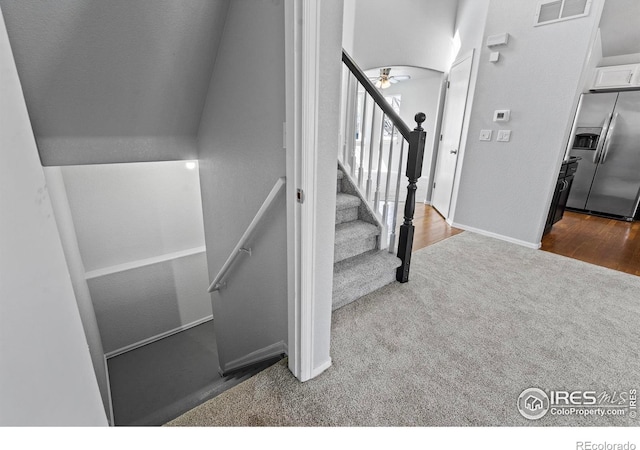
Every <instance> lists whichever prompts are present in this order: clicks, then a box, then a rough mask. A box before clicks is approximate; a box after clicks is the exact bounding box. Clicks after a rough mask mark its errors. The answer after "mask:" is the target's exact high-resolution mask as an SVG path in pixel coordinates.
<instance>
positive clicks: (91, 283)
mask: <svg viewBox="0 0 640 450" xmlns="http://www.w3.org/2000/svg"><path fill="white" fill-rule="evenodd" d="M61 172H62V175H63V178H64V186H65V188H66V195H67V197H68V203H69V209H70V211H71V215H72V218H73V224H74V225H75V234H76V236H77V240H78V247H79V251H80V255H81V258H82V262H83V266H84V269H85V271H86V273H85V276H86V277H87V279H88V287H89V290H90V293H91V299H92V301H93V305H94V307H95V312H96V316H97V320H98V324H99V327H100V332H101V335H102V343H103V346H104V352H105V353H111V352H114V351H118V350H121V349H123V348H126V347H129V346H132V345H135V344H137V343H140V342H142V341H145V340H147V339H150V338H153V337H154V336H157V335H162V334H163V333H167V332H170V331H172V330H174V329H177V328H180V327H184V326H188V325H190V324H192V323H194V322H199V321H201V320H204V319H206V318H209V317H210V316H211V305H210V302H209V296H208V295H207V293H206V289H207V286H208V277H207V266H206V257H205V254H204V229H203V221H202V205H201V199H200V182H199V177H198V171H197V169H196V168H194V169H188V168H187V167H186V164H185V163H184V162H146V163H137V164H104V165H85V166H67V167H63V168H62V169H61ZM184 252H187V253H188V254H187V255H185V254H184ZM149 259H152V261H149ZM150 262H153V263H152V264H150Z"/></svg>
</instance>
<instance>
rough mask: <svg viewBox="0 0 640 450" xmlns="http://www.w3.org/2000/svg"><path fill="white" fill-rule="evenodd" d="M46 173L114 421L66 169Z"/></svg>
mask: <svg viewBox="0 0 640 450" xmlns="http://www.w3.org/2000/svg"><path fill="white" fill-rule="evenodd" d="M44 175H45V180H46V183H47V189H48V191H49V196H50V198H51V206H52V207H53V211H54V215H55V218H56V224H57V226H58V231H59V232H60V240H61V242H62V249H63V250H64V256H65V260H66V261H67V267H68V268H69V275H70V276H71V284H72V285H73V292H74V294H75V296H76V301H77V303H78V310H79V312H80V318H81V320H82V327H83V328H84V334H85V336H86V338H87V344H89V352H90V353H91V361H92V362H93V370H94V371H95V373H96V379H97V380H98V387H99V388H100V395H101V396H102V403H103V404H104V406H105V412H106V413H107V416H108V417H109V421H110V423H111V424H113V410H112V407H111V406H112V405H111V390H110V389H111V388H110V386H109V373H108V367H107V361H106V359H105V357H104V347H103V346H102V336H101V335H100V328H99V326H98V320H97V319H96V312H95V309H94V307H93V302H92V300H91V292H90V291H89V286H88V284H87V280H86V278H85V269H84V264H83V262H82V257H81V256H80V247H79V246H78V239H77V237H76V228H75V226H74V224H73V217H72V216H71V209H70V208H69V200H68V199H67V190H66V188H65V186H64V179H63V178H62V171H61V170H60V167H45V168H44Z"/></svg>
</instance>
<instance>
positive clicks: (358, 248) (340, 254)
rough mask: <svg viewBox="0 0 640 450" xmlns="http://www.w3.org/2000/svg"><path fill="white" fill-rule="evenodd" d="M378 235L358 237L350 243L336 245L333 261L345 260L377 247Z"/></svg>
mask: <svg viewBox="0 0 640 450" xmlns="http://www.w3.org/2000/svg"><path fill="white" fill-rule="evenodd" d="M376 244H377V236H370V237H368V238H365V239H357V240H353V241H351V242H349V243H348V244H343V245H340V244H338V245H336V247H335V250H334V255H333V262H334V263H336V262H339V261H344V260H345V259H347V258H351V257H353V256H356V255H359V254H360V253H365V252H368V251H370V250H373V249H375V248H376Z"/></svg>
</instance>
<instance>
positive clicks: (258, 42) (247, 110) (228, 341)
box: [199, 0, 287, 370]
mask: <svg viewBox="0 0 640 450" xmlns="http://www.w3.org/2000/svg"><path fill="white" fill-rule="evenodd" d="M284 43H285V39H284V3H283V0H275V1H261V2H255V1H250V0H234V1H232V2H230V4H229V11H228V15H227V22H226V26H225V29H224V32H223V34H222V38H221V43H220V49H219V51H218V56H217V59H216V63H215V66H214V69H213V76H212V78H211V84H210V87H209V93H208V95H207V100H206V105H205V109H204V112H203V116H202V121H201V124H200V132H199V150H200V153H199V159H200V180H201V190H202V204H203V213H204V224H205V238H206V245H207V260H208V266H209V278H210V279H211V280H213V278H214V277H215V275H216V274H217V272H218V271H219V269H220V268H221V267H222V265H223V263H224V261H225V260H226V259H227V257H228V256H229V253H230V252H231V250H232V249H233V248H234V247H235V245H236V243H237V242H238V240H239V239H240V237H241V236H242V234H243V233H244V231H245V229H246V228H247V226H248V225H249V223H250V222H251V220H252V219H253V217H254V216H255V214H256V212H257V211H258V209H259V208H260V205H261V204H262V203H263V202H264V200H265V198H266V196H267V194H268V193H269V191H270V190H271V188H272V187H273V185H274V184H275V182H276V180H277V179H278V178H280V177H283V176H285V173H286V166H285V150H284V149H283V122H284V121H285V70H284V68H285V52H284ZM286 225H287V221H286V207H285V201H284V195H283V194H282V193H281V194H280V196H279V198H278V200H277V201H276V202H275V203H274V204H273V207H272V209H271V211H269V213H268V214H267V216H266V217H265V218H264V221H263V222H262V223H261V224H260V225H259V226H258V229H257V231H256V233H255V237H254V239H252V240H251V242H250V243H249V245H250V247H251V248H252V251H253V254H252V256H248V255H246V254H242V255H240V257H239V258H238V260H237V262H236V263H235V265H234V266H233V267H232V269H231V271H230V273H229V275H228V278H227V286H226V287H225V288H223V289H222V290H220V291H218V292H214V293H213V294H212V302H213V314H214V317H215V318H216V319H215V320H216V339H217V343H218V355H219V359H220V365H221V368H222V369H223V370H228V369H229V368H230V367H233V366H234V365H235V364H236V363H239V362H240V361H242V360H243V358H244V357H245V356H247V355H248V354H250V353H252V352H259V351H265V352H267V353H269V352H270V350H271V351H273V352H275V353H277V352H283V351H284V344H285V343H286V341H287V239H286V230H287V226H286Z"/></svg>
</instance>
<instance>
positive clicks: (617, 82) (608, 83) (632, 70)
mask: <svg viewBox="0 0 640 450" xmlns="http://www.w3.org/2000/svg"><path fill="white" fill-rule="evenodd" d="M638 86H640V64H625V65H623V66H609V67H598V68H597V69H596V76H595V78H594V80H593V87H592V89H609V88H625V87H638Z"/></svg>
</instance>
